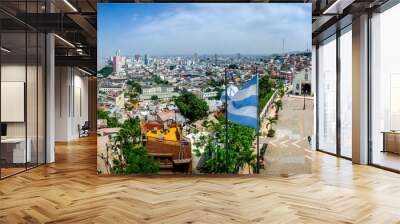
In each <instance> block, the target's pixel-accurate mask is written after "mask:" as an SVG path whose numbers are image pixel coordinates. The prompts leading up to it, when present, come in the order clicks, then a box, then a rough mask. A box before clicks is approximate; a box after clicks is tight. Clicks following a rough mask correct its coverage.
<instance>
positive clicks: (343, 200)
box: [0, 137, 400, 224]
mask: <svg viewBox="0 0 400 224" xmlns="http://www.w3.org/2000/svg"><path fill="white" fill-rule="evenodd" d="M311 156H312V157H313V164H312V165H313V167H312V169H313V173H312V174H303V175H294V176H290V177H288V178H285V177H277V176H263V177H251V176H240V177H196V176H195V177H165V176H164V177H132V176H130V177H112V176H107V177H104V176H103V177H102V176H97V175H96V139H95V138H94V137H90V138H86V139H83V140H81V141H77V142H72V143H70V144H58V145H57V153H56V158H57V162H56V163H55V164H51V165H46V166H41V167H38V168H36V169H33V170H30V171H28V172H26V173H22V174H19V175H17V176H13V177H10V178H7V179H5V180H2V181H0V223H374V224H375V223H385V224H386V223H400V200H399V199H400V175H399V174H395V173H391V172H387V171H384V170H380V169H377V168H374V167H369V166H359V165H352V164H351V162H350V161H347V160H343V159H338V158H335V157H332V156H330V155H326V154H322V153H318V152H313V153H312V154H311Z"/></svg>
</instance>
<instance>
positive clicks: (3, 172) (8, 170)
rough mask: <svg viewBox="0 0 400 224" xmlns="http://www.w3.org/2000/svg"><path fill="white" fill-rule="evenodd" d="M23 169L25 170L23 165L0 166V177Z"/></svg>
mask: <svg viewBox="0 0 400 224" xmlns="http://www.w3.org/2000/svg"><path fill="white" fill-rule="evenodd" d="M24 170H25V167H10V168H1V178H4V177H7V176H10V175H13V174H16V173H19V172H22V171H24Z"/></svg>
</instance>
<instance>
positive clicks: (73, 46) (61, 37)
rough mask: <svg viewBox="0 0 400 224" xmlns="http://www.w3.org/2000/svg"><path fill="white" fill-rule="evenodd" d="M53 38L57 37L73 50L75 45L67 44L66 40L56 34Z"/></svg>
mask: <svg viewBox="0 0 400 224" xmlns="http://www.w3.org/2000/svg"><path fill="white" fill-rule="evenodd" d="M54 36H55V37H57V38H58V39H60V40H61V41H63V42H64V43H66V44H67V45H69V46H70V47H73V48H75V45H73V44H72V43H71V42H69V41H68V40H66V39H64V38H62V37H60V36H59V35H58V34H54Z"/></svg>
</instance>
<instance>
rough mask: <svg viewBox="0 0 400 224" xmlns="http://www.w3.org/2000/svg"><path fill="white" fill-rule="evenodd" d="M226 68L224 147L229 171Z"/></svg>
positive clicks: (226, 79)
mask: <svg viewBox="0 0 400 224" xmlns="http://www.w3.org/2000/svg"><path fill="white" fill-rule="evenodd" d="M227 81H228V78H227V68H226V67H225V147H226V149H225V150H226V158H225V159H226V161H225V162H226V173H229V165H228V162H229V146H228V84H227Z"/></svg>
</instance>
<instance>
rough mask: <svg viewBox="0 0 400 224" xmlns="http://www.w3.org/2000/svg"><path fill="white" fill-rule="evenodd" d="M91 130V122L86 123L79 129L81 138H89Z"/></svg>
mask: <svg viewBox="0 0 400 224" xmlns="http://www.w3.org/2000/svg"><path fill="white" fill-rule="evenodd" d="M89 129H90V125H89V121H85V123H84V124H83V125H82V127H79V138H81V137H87V136H89Z"/></svg>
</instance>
